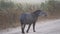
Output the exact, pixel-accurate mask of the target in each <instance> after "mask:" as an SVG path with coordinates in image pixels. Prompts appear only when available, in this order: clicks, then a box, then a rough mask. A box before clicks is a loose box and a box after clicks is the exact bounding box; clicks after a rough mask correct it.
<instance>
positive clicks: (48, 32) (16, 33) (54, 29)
mask: <svg viewBox="0 0 60 34" xmlns="http://www.w3.org/2000/svg"><path fill="white" fill-rule="evenodd" d="M26 29H27V26H26V28H25V31H26ZM0 34H22V33H21V27H20V26H19V27H16V28H8V29H5V30H1V31H0ZM25 34H60V19H55V20H46V21H41V22H37V23H36V32H33V29H32V26H31V28H30V30H29V33H25Z"/></svg>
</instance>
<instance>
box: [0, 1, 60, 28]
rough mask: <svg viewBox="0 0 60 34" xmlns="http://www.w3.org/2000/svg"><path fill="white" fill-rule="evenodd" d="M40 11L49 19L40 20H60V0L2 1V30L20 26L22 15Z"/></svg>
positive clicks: (0, 17) (0, 13) (0, 6)
mask: <svg viewBox="0 0 60 34" xmlns="http://www.w3.org/2000/svg"><path fill="white" fill-rule="evenodd" d="M38 9H40V10H43V11H45V12H47V14H48V18H46V17H39V19H38V20H44V19H59V18H60V1H59V0H0V29H6V28H9V27H17V26H20V21H19V16H20V14H21V13H26V12H27V13H31V12H34V11H35V10H38Z"/></svg>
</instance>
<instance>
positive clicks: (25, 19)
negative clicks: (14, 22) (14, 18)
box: [20, 10, 47, 33]
mask: <svg viewBox="0 0 60 34" xmlns="http://www.w3.org/2000/svg"><path fill="white" fill-rule="evenodd" d="M38 16H47V14H46V13H45V12H43V11H41V10H36V11H35V12H33V13H30V14H27V13H23V14H21V16H20V22H21V30H22V33H24V28H25V26H26V24H28V25H29V26H28V29H27V31H26V32H27V33H28V31H29V29H30V26H31V24H33V32H35V24H36V21H37V19H38Z"/></svg>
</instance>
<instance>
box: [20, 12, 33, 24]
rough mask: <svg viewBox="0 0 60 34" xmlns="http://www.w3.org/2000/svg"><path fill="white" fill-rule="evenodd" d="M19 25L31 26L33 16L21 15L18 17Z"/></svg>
mask: <svg viewBox="0 0 60 34" xmlns="http://www.w3.org/2000/svg"><path fill="white" fill-rule="evenodd" d="M20 21H21V23H24V24H32V22H33V16H32V15H31V14H26V13H25V14H22V15H21V17H20Z"/></svg>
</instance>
